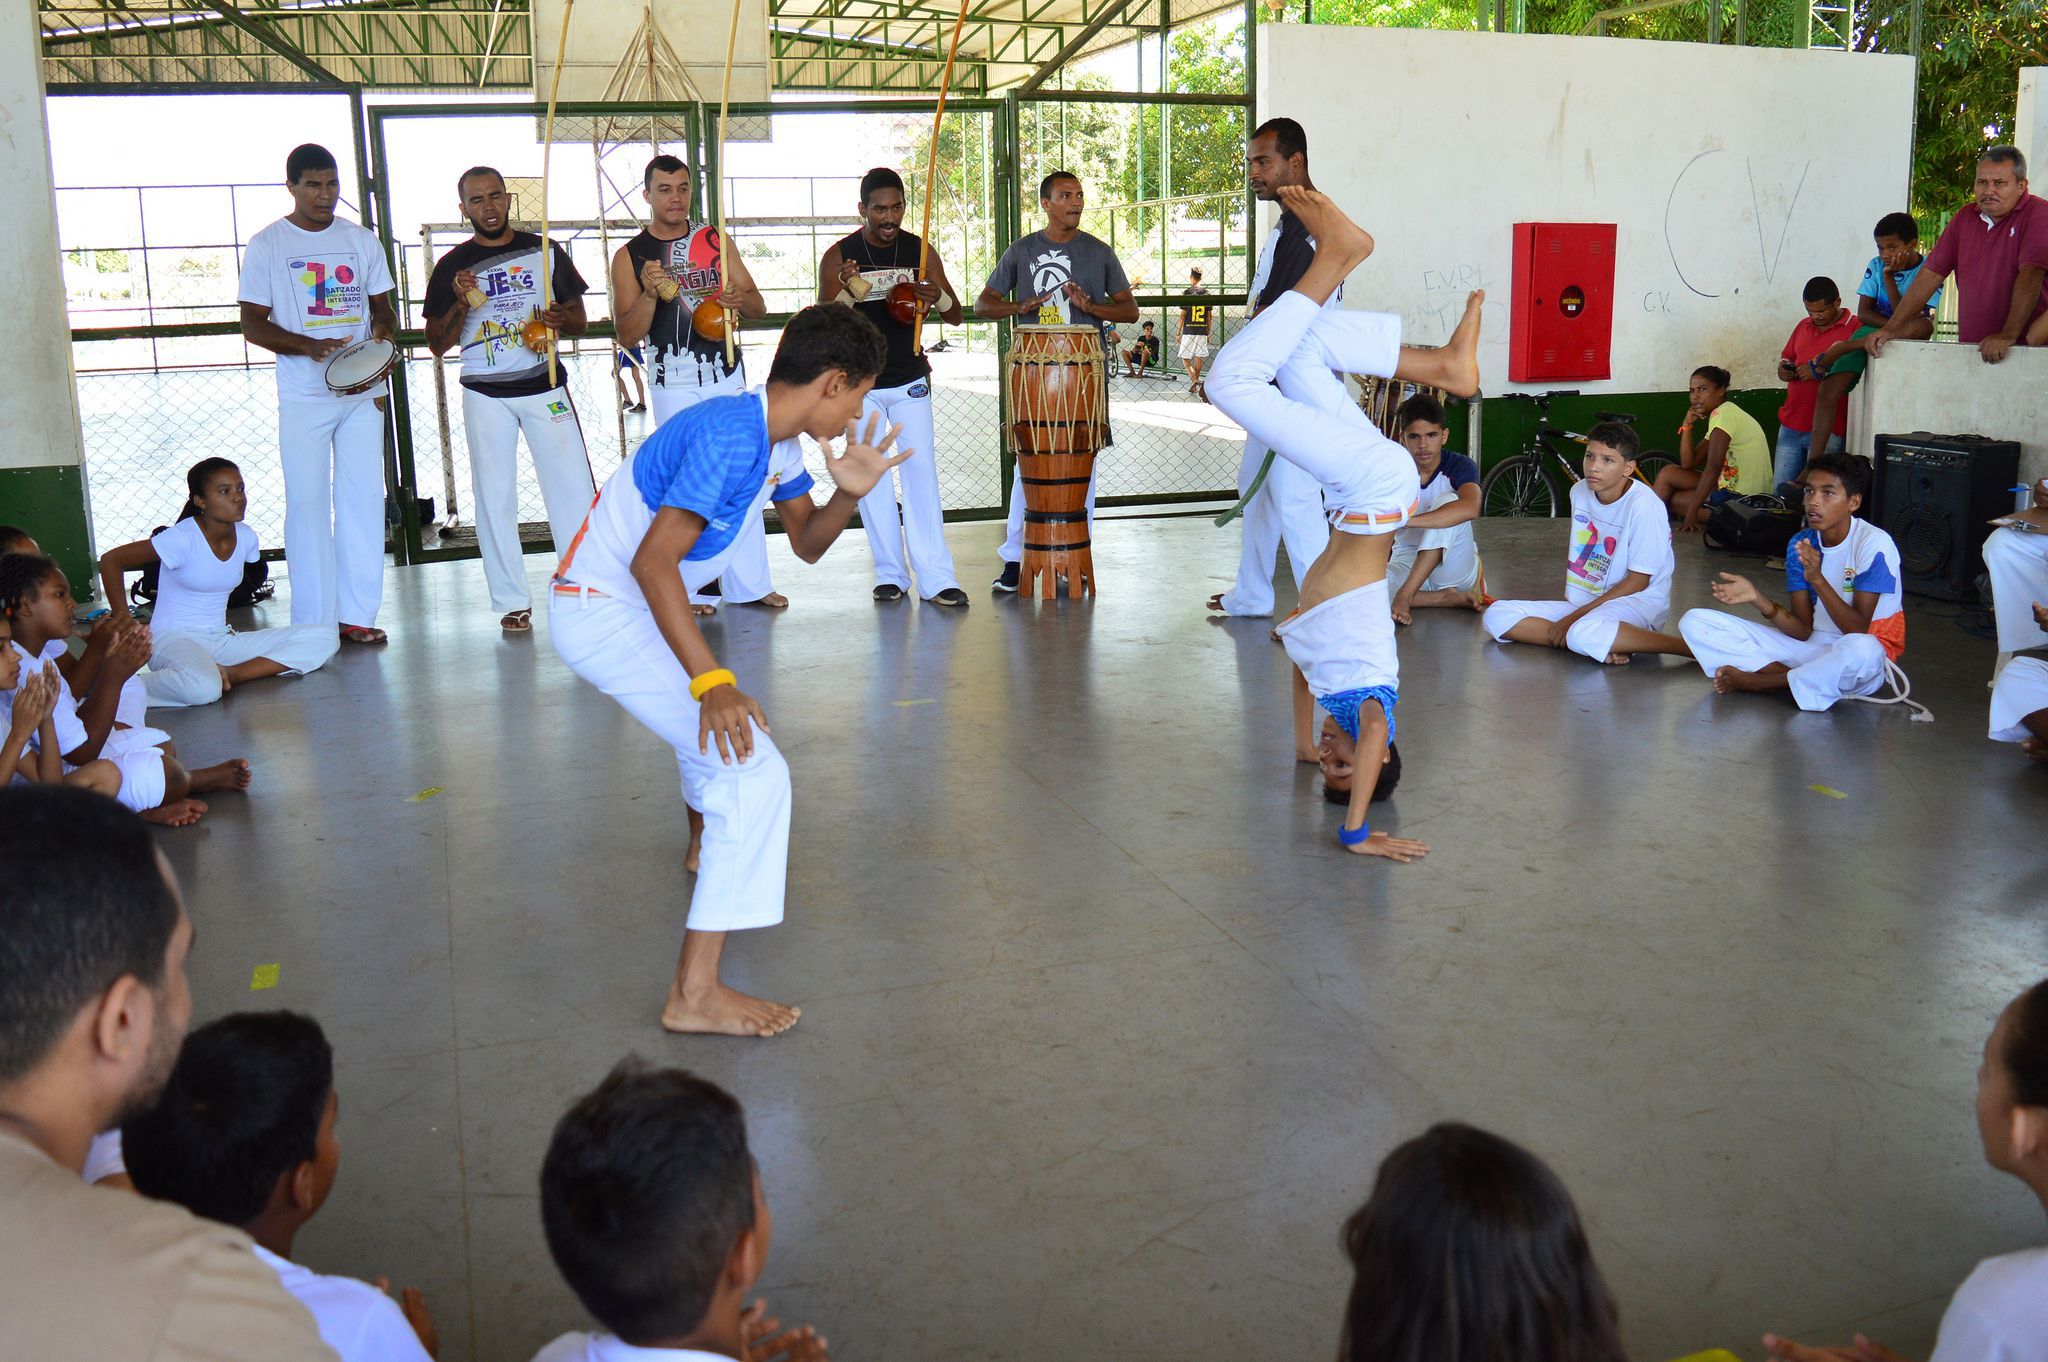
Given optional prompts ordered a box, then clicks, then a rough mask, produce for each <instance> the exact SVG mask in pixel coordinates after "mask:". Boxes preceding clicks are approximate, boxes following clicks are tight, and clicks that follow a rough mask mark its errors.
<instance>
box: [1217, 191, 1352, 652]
mask: <svg viewBox="0 0 2048 1362" xmlns="http://www.w3.org/2000/svg"><path fill="white" fill-rule="evenodd" d="M1280 232H1281V224H1280V223H1278V222H1275V223H1274V224H1273V227H1272V230H1270V231H1268V232H1267V233H1266V244H1265V245H1264V246H1263V247H1261V248H1260V250H1259V263H1258V268H1257V270H1256V272H1255V273H1254V274H1253V276H1252V287H1251V294H1252V297H1253V298H1255V299H1256V298H1261V297H1264V296H1265V293H1266V290H1267V286H1268V284H1269V283H1270V281H1271V277H1272V271H1273V260H1274V256H1275V254H1276V250H1275V248H1276V247H1277V246H1278V245H1279V244H1280ZM1308 240H1309V242H1310V243H1311V245H1313V242H1314V238H1313V237H1310V238H1308ZM1301 267H1302V268H1304V269H1305V268H1307V266H1306V264H1303V265H1302V266H1301ZM1290 268H1292V265H1290ZM1293 282H1296V281H1294V280H1290V281H1289V283H1290V284H1291V283H1293ZM1343 305H1344V290H1343V289H1341V288H1340V289H1338V290H1337V291H1336V292H1335V293H1333V294H1331V295H1330V300H1329V301H1328V302H1327V303H1325V304H1323V306H1324V307H1326V308H1330V309H1332V310H1335V309H1338V308H1341V307H1342V306H1343ZM1203 353H1204V354H1207V353H1208V345H1207V338H1206V337H1205V338H1204V342H1203ZM1183 358H1185V356H1183ZM1386 376H1387V377H1391V374H1389V375H1386ZM1213 379H1214V375H1213V374H1212V375H1211V377H1210V380H1208V381H1205V382H1204V384H1203V387H1204V389H1205V390H1207V388H1208V382H1210V381H1213ZM1338 386H1339V388H1340V389H1341V388H1342V386H1343V384H1342V380H1339V384H1338ZM1323 396H1325V397H1327V396H1329V394H1328V393H1327V392H1325V393H1324V394H1323ZM1338 396H1339V398H1340V399H1341V400H1342V401H1343V402H1345V403H1346V404H1349V403H1350V401H1351V395H1350V394H1349V393H1348V392H1340V393H1339V394H1338ZM1212 400H1213V398H1212ZM1265 462H1266V446H1265V444H1264V443H1263V442H1261V441H1259V440H1256V439H1251V438H1247V439H1246V440H1245V442H1244V457H1243V459H1242V460H1240V461H1239V463H1238V468H1237V494H1238V496H1239V497H1240V498H1241V497H1243V496H1245V495H1246V494H1247V493H1249V492H1250V491H1251V486H1252V480H1253V479H1255V478H1256V477H1258V475H1259V469H1260V468H1261V467H1263V466H1264V464H1265ZM1329 542H1330V527H1329V525H1328V524H1327V523H1326V522H1325V521H1324V520H1323V489H1322V485H1321V484H1320V483H1318V482H1317V481H1316V480H1315V479H1314V478H1312V477H1310V476H1309V475H1308V474H1306V473H1304V472H1303V471H1302V470H1301V469H1299V468H1297V467H1296V466H1295V465H1293V464H1291V463H1289V462H1288V461H1287V460H1285V459H1275V460H1273V466H1272V468H1270V469H1268V470H1267V472H1266V480H1265V482H1263V483H1262V484H1260V486H1259V490H1258V493H1257V494H1256V495H1255V496H1253V497H1252V499H1251V500H1250V501H1249V502H1246V503H1245V508H1244V541H1243V543H1242V545H1241V546H1240V547H1239V549H1238V555H1237V581H1236V583H1235V584H1234V585H1232V587H1231V588H1230V590H1228V591H1226V592H1224V593H1223V602H1222V604H1223V611H1224V613H1225V614H1229V615H1255V616H1264V615H1270V614H1272V613H1273V569H1274V568H1275V567H1276V566H1277V565H1278V562H1279V556H1280V545H1281V544H1282V543H1285V544H1286V545H1287V562H1288V565H1289V566H1290V567H1291V568H1292V569H1293V571H1294V585H1295V589H1296V590H1300V588H1301V579H1302V578H1303V577H1306V576H1307V575H1308V568H1309V564H1311V563H1313V562H1315V560H1316V559H1317V558H1318V557H1319V556H1320V555H1321V554H1322V551H1323V550H1324V549H1325V548H1326V547H1328V546H1329Z"/></svg>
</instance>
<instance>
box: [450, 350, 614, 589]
mask: <svg viewBox="0 0 2048 1362" xmlns="http://www.w3.org/2000/svg"><path fill="white" fill-rule="evenodd" d="M462 427H463V431H464V433H465V434H466V435H467V436H468V437H469V493H470V505H471V506H472V507H473V508H474V510H475V513H476V546H477V548H478V550H479V551H480V552H481V553H482V554H483V560H484V581H485V582H487V583H489V585H490V588H491V609H493V610H495V611H497V612H498V613H499V614H501V615H506V614H510V613H511V612H512V611H514V610H530V609H532V608H533V597H532V595H531V594H530V593H529V592H528V591H527V589H526V567H525V564H524V562H523V561H522V559H521V553H520V547H519V437H520V436H521V435H524V436H526V448H527V450H528V451H529V452H530V453H531V454H532V455H533V473H534V477H535V479H536V480H537V481H538V482H539V483H540V498H541V502H542V504H543V505H545V506H546V507H547V511H548V529H549V531H550V532H551V533H552V534H553V535H554V537H555V552H556V554H558V555H559V554H562V553H565V552H567V551H568V548H569V541H570V540H571V539H573V538H575V537H576V530H577V528H578V527H579V526H581V525H582V524H583V517H584V515H585V513H586V512H588V511H589V510H590V500H591V498H592V497H594V496H595V495H597V485H596V483H595V482H594V481H593V480H592V478H591V473H590V455H589V454H588V453H587V452H586V451H585V449H584V447H583V427H582V426H581V425H580V424H579V423H578V422H577V419H576V406H575V404H574V403H573V402H571V401H570V399H569V389H568V387H567V385H564V386H562V387H560V388H556V389H555V390H554V391H552V392H545V393H535V394H533V395H531V396H528V397H491V396H488V395H486V394H484V393H480V392H477V391H476V390H475V389H473V388H464V389H463V390H462Z"/></svg>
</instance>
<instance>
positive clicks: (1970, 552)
mask: <svg viewBox="0 0 2048 1362" xmlns="http://www.w3.org/2000/svg"><path fill="white" fill-rule="evenodd" d="M1876 454H1877V457H1876V459H1875V460H1874V466H1873V469H1872V478H1871V494H1872V498H1873V501H1874V504H1873V505H1872V506H1871V507H1870V509H1869V516H1870V519H1871V520H1872V521H1873V522H1874V523H1875V524H1876V525H1877V526H1878V527H1879V528H1880V529H1882V530H1884V532H1885V533H1886V534H1889V535H1890V536H1891V537H1892V539H1893V540H1894V541H1896V542H1897V544H1898V546H1899V557H1900V559H1901V560H1902V561H1901V562H1900V564H1899V576H1900V579H1901V584H1902V585H1903V586H1904V587H1905V589H1906V590H1908V591H1911V592H1914V593H1915V594H1917V595H1921V596H1938V597H1940V598H1941V599H1942V600H1945V601H1974V600H1975V599H1977V576H1978V574H1979V573H1981V572H1983V571H1984V540H1985V539H1986V537H1988V536H1989V535H1990V533H1991V526H1990V525H1989V524H1988V523H1987V522H1988V521H1990V519H1991V518H1992V517H1993V516H1997V515H2003V514H2005V513H2006V512H2007V511H2010V510H2011V509H2012V504H2013V502H2012V496H2013V494H2012V487H2013V484H2014V483H2016V482H2018V481H2019V476H2020V447H2019V445H2018V444H2017V443H2016V442H2014V441H2012V440H1992V439H1987V438H1986V437H1984V436H1982V435H1929V434H1928V433H1926V432H1925V431H1919V432H1916V433H1914V434H1911V435H1880V436H1878V437H1877V442H1876Z"/></svg>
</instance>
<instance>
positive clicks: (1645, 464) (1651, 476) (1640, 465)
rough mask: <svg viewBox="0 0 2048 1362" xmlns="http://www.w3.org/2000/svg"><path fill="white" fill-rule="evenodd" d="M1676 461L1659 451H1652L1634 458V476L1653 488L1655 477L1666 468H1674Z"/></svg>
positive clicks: (1655, 481) (1655, 483)
mask: <svg viewBox="0 0 2048 1362" xmlns="http://www.w3.org/2000/svg"><path fill="white" fill-rule="evenodd" d="M1677 466H1678V460H1677V459H1675V458H1673V457H1672V456H1671V455H1670V454H1667V453H1665V452H1664V451H1663V450H1661V449H1652V450H1650V451H1648V452H1647V453H1643V454H1638V455H1637V456H1636V476H1637V477H1639V478H1641V479H1642V480H1643V481H1644V482H1647V483H1649V484H1650V486H1652V487H1655V486H1656V485H1657V475H1658V474H1659V473H1662V472H1663V471H1664V470H1665V469H1667V468H1676V467H1677Z"/></svg>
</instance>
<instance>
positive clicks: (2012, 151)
mask: <svg viewBox="0 0 2048 1362" xmlns="http://www.w3.org/2000/svg"><path fill="white" fill-rule="evenodd" d="M1986 161H2004V162H2006V163H2007V164H2009V165H2011V166H2012V177H2013V178H2014V179H2015V180H2024V179H2026V178H2027V154H2026V153H2025V152H2023V151H2021V150H2020V149H2019V148H2018V147H2013V146H1996V147H1986V148H1985V149H1984V151H1983V153H1982V154H1981V155H1979V156H1978V157H1977V164H1978V165H1983V164H1984V163H1985V162H1986Z"/></svg>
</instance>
